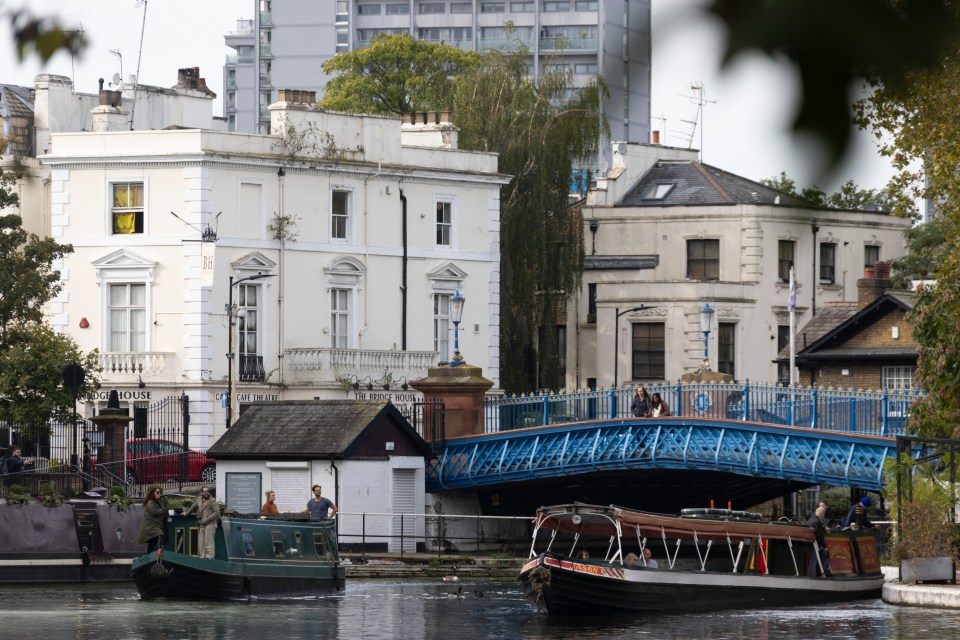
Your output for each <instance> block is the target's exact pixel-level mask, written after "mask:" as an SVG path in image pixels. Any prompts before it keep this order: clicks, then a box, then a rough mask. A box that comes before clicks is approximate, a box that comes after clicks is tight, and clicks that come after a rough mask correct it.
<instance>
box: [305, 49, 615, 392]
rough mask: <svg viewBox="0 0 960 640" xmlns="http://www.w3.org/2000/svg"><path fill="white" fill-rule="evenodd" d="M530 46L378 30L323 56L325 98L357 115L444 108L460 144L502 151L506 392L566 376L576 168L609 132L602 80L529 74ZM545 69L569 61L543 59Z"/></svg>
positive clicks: (575, 244) (578, 241)
mask: <svg viewBox="0 0 960 640" xmlns="http://www.w3.org/2000/svg"><path fill="white" fill-rule="evenodd" d="M529 58H530V55H529V52H528V51H527V50H525V49H520V50H517V51H516V52H514V53H508V54H503V53H500V52H495V51H490V52H485V53H483V54H476V53H473V52H462V51H459V50H458V49H455V48H453V47H449V46H445V45H441V44H437V43H430V42H425V41H421V40H414V39H413V38H411V37H410V36H407V35H403V36H381V37H378V38H377V39H376V40H375V41H374V43H373V45H372V46H370V47H365V48H363V49H358V50H357V51H353V52H348V53H341V54H337V56H336V57H334V58H333V59H332V60H330V61H329V62H327V63H325V64H324V65H323V68H324V70H325V71H327V72H328V73H334V72H336V73H338V74H339V75H338V76H337V77H336V78H334V79H333V80H331V81H330V82H328V83H327V86H326V95H325V97H324V99H323V101H322V102H321V106H322V107H324V108H329V109H341V110H347V111H356V112H361V113H400V112H403V111H409V110H411V109H415V110H421V109H437V110H446V109H450V110H452V112H453V114H452V119H453V122H454V124H456V125H457V126H458V127H459V128H460V137H459V147H460V148H461V149H468V150H476V151H490V152H496V153H498V154H499V156H500V159H499V169H500V172H501V173H504V174H508V175H511V176H513V180H512V181H511V182H510V184H509V185H507V186H506V187H504V188H503V190H502V191H501V198H500V250H501V258H500V379H501V384H502V385H503V387H504V388H505V389H506V390H507V391H529V390H531V389H534V388H537V387H556V386H558V385H560V384H562V380H561V379H560V376H559V355H560V354H559V353H558V349H557V347H558V342H557V338H558V335H557V332H558V327H559V326H561V325H564V324H565V317H564V309H565V308H566V302H567V300H568V299H569V297H570V296H571V295H572V294H573V293H574V292H575V291H576V289H577V287H578V286H579V282H580V274H581V271H582V267H583V248H582V238H581V229H582V224H581V218H580V211H579V209H578V208H576V207H572V206H571V202H570V183H571V178H572V175H573V168H574V166H577V165H580V164H593V162H594V160H595V158H596V157H597V152H598V148H599V144H600V140H601V139H605V138H607V137H608V136H609V133H608V127H607V121H606V118H605V117H604V116H603V113H602V111H601V101H602V100H603V99H604V98H605V97H606V89H605V88H604V85H603V84H602V82H601V81H600V80H597V81H595V82H593V83H590V84H589V85H587V86H586V87H582V88H575V87H574V84H573V77H572V75H571V74H570V73H569V71H560V70H551V71H547V72H546V73H545V74H543V75H542V76H541V77H540V78H538V79H531V78H529V77H528V76H527V74H528V71H529V69H528V67H527V64H528V60H529ZM545 68H546V69H561V68H566V67H565V66H564V67H560V66H559V65H558V66H553V65H549V64H547V65H545Z"/></svg>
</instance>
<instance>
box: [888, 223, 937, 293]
mask: <svg viewBox="0 0 960 640" xmlns="http://www.w3.org/2000/svg"><path fill="white" fill-rule="evenodd" d="M903 235H904V237H906V239H907V255H905V256H903V257H902V258H897V259H896V260H893V261H891V263H890V264H891V266H892V267H893V277H892V280H893V286H894V287H896V288H898V289H909V288H910V285H911V281H912V280H930V279H932V278H933V277H934V274H936V272H937V269H939V267H940V262H941V260H942V259H943V255H944V251H945V250H946V246H947V244H946V243H947V232H946V229H945V228H944V225H943V223H942V222H941V221H940V220H939V219H934V220H931V221H930V222H927V223H924V224H920V225H916V226H913V227H910V228H909V229H907V230H906V231H904V233H903Z"/></svg>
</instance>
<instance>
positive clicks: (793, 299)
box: [787, 267, 797, 311]
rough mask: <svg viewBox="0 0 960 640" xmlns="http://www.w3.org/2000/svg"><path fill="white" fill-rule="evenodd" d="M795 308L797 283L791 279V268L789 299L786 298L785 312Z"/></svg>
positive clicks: (791, 269) (791, 268)
mask: <svg viewBox="0 0 960 640" xmlns="http://www.w3.org/2000/svg"><path fill="white" fill-rule="evenodd" d="M796 308H797V281H796V280H794V279H793V267H790V297H789V298H787V311H793V310H794V309H796Z"/></svg>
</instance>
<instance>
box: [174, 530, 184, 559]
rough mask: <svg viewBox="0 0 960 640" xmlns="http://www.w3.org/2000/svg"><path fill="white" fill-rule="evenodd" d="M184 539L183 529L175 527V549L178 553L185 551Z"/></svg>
mask: <svg viewBox="0 0 960 640" xmlns="http://www.w3.org/2000/svg"><path fill="white" fill-rule="evenodd" d="M183 540H184V537H183V529H182V528H177V529H175V530H174V532H173V550H174V551H176V552H177V553H183Z"/></svg>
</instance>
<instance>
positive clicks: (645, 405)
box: [630, 385, 650, 418]
mask: <svg viewBox="0 0 960 640" xmlns="http://www.w3.org/2000/svg"><path fill="white" fill-rule="evenodd" d="M630 410H631V411H632V412H633V416H634V417H635V418H646V417H647V414H648V413H649V412H650V395H649V394H648V393H647V390H646V388H644V387H643V386H642V385H641V386H639V387H637V392H636V393H635V394H634V396H633V404H632V405H631V407H630Z"/></svg>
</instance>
